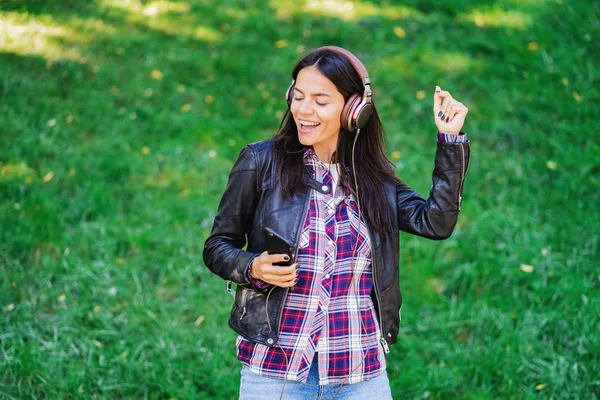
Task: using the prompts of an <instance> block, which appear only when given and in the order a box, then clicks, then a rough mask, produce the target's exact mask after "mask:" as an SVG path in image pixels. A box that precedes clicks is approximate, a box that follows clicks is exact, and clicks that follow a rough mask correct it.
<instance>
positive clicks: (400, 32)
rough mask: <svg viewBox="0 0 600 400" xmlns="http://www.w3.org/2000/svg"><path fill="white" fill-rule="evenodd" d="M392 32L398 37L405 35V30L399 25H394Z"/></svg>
mask: <svg viewBox="0 0 600 400" xmlns="http://www.w3.org/2000/svg"><path fill="white" fill-rule="evenodd" d="M394 34H395V35H396V36H398V37H399V38H405V37H406V32H405V31H404V29H402V28H401V27H399V26H396V27H394Z"/></svg>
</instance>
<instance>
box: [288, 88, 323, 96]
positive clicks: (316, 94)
mask: <svg viewBox="0 0 600 400" xmlns="http://www.w3.org/2000/svg"><path fill="white" fill-rule="evenodd" d="M294 90H296V91H298V92H300V94H304V92H303V91H302V90H300V89H298V88H297V87H294ZM311 96H313V97H318V96H327V97H331V96H330V95H328V94H327V93H311Z"/></svg>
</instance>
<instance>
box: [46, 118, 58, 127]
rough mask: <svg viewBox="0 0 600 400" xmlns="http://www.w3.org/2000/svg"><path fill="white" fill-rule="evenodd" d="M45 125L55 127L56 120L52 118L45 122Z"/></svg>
mask: <svg viewBox="0 0 600 400" xmlns="http://www.w3.org/2000/svg"><path fill="white" fill-rule="evenodd" d="M46 125H47V126H49V127H51V128H52V127H53V126H55V125H56V120H55V119H54V118H52V119H51V120H49V121H48V122H46Z"/></svg>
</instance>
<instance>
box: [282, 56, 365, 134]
mask: <svg viewBox="0 0 600 400" xmlns="http://www.w3.org/2000/svg"><path fill="white" fill-rule="evenodd" d="M320 50H329V51H331V52H333V53H336V54H339V55H341V56H342V57H344V58H345V59H346V60H347V61H348V62H349V63H350V64H352V67H354V70H355V71H356V72H357V73H358V75H359V76H360V79H361V81H362V84H363V88H364V91H363V94H362V96H361V95H360V94H358V93H355V94H353V95H352V96H350V98H349V99H348V101H347V102H346V104H344V108H343V110H342V114H341V117H340V119H341V121H340V122H341V125H342V128H343V129H345V130H347V131H349V132H352V133H354V132H356V131H358V130H360V129H361V128H362V127H364V126H365V125H366V124H367V122H368V121H369V118H371V115H373V101H372V99H371V97H372V94H373V92H371V79H370V78H369V73H368V72H367V69H366V68H365V66H364V65H363V64H362V62H360V60H359V59H358V57H356V56H355V55H354V54H352V53H350V52H349V51H348V50H346V49H342V48H341V47H336V46H324V47H319V48H318V49H316V50H313V51H312V52H315V51H320ZM312 52H311V53H312ZM295 84H296V80H292V83H291V84H290V87H289V88H288V90H287V93H286V95H285V97H286V100H287V103H288V107H290V106H291V105H292V99H293V97H294V85H295Z"/></svg>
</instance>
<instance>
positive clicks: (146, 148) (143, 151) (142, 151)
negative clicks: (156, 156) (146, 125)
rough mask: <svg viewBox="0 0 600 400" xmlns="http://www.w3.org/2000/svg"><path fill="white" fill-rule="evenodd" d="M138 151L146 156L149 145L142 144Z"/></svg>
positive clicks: (148, 151)
mask: <svg viewBox="0 0 600 400" xmlns="http://www.w3.org/2000/svg"><path fill="white" fill-rule="evenodd" d="M140 151H141V153H142V154H143V155H145V156H147V155H148V154H150V147H148V146H144V147H142V149H141V150H140Z"/></svg>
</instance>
